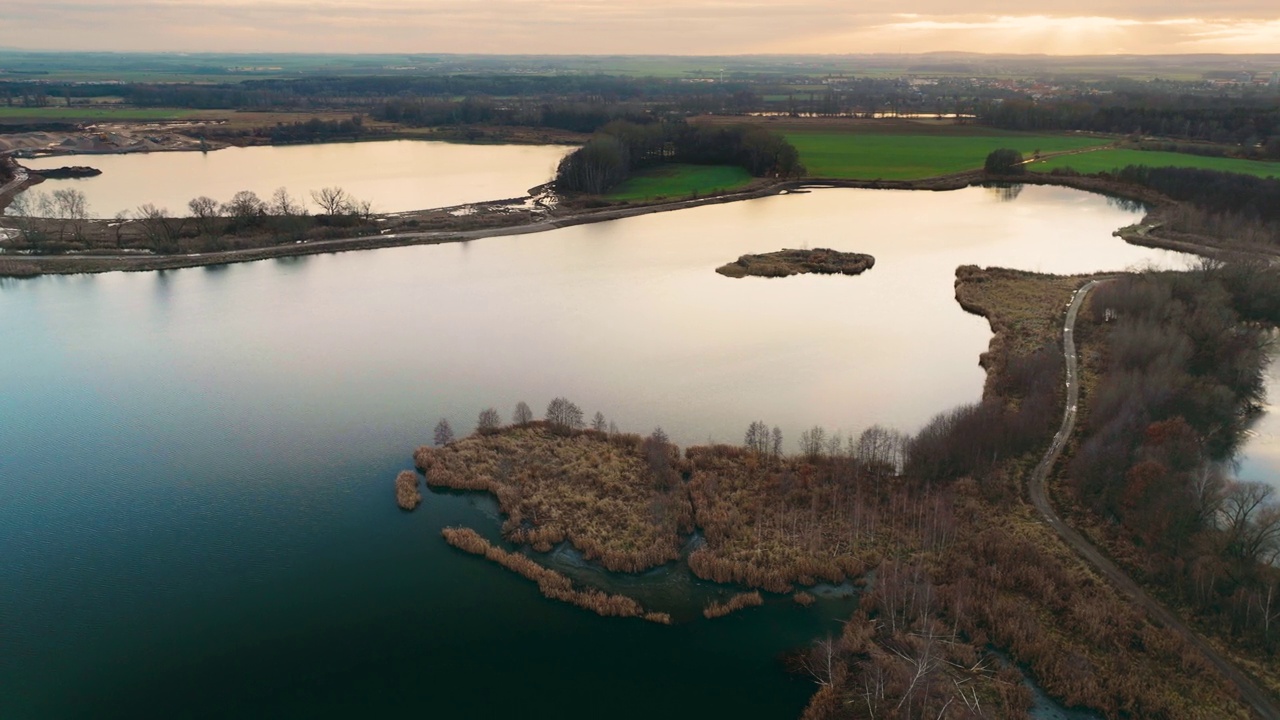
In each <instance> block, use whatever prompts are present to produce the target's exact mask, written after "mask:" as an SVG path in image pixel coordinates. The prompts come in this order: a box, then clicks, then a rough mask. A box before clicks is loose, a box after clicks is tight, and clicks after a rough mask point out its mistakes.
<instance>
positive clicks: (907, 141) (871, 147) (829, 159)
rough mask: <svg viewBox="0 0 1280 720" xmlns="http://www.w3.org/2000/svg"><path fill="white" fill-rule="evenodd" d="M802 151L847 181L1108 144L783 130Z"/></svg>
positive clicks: (813, 166)
mask: <svg viewBox="0 0 1280 720" xmlns="http://www.w3.org/2000/svg"><path fill="white" fill-rule="evenodd" d="M783 133H784V135H785V136H786V138H787V140H789V141H791V144H792V145H795V146H796V149H797V150H799V151H800V162H802V163H804V166H805V168H806V169H807V170H808V174H809V175H810V176H812V177H824V178H841V179H851V180H919V179H921V178H927V177H934V176H937V175H946V174H949V173H957V172H963V171H965V170H977V169H980V168H981V167H982V164H983V162H984V161H985V160H986V158H987V154H988V153H990V152H991V151H992V150H996V149H998V148H1014V149H1016V150H1021V151H1022V152H1023V153H1024V154H1027V155H1030V154H1031V153H1032V152H1034V151H1036V150H1040V151H1041V152H1057V151H1061V150H1076V149H1079V148H1087V147H1095V146H1099V145H1106V144H1108V143H1109V142H1111V141H1110V140H1107V139H1105V138H1093V137H1071V136H1065V135H1023V134H1017V133H992V134H989V135H986V134H983V135H977V134H974V135H955V136H949V135H941V134H903V135H886V134H879V133H860V132H853V133H840V132H824V131H819V130H814V131H802V130H800V131H793V130H784V131H783Z"/></svg>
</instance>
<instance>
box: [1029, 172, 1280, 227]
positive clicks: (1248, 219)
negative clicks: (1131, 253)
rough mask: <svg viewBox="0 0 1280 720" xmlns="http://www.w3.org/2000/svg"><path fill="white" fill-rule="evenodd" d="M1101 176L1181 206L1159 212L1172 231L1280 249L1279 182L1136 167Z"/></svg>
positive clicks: (1234, 174)
mask: <svg viewBox="0 0 1280 720" xmlns="http://www.w3.org/2000/svg"><path fill="white" fill-rule="evenodd" d="M1054 172H1055V173H1057V172H1059V171H1057V170H1055V171H1054ZM1065 174H1071V173H1070V172H1068V173H1065ZM1102 175H1103V177H1106V178H1110V179H1114V180H1118V181H1120V182H1123V183H1127V184H1131V185H1141V186H1143V187H1146V188H1149V189H1151V190H1155V191H1156V192H1159V193H1161V194H1162V195H1164V196H1166V197H1169V198H1172V199H1173V200H1177V201H1179V204H1178V205H1176V206H1174V207H1172V208H1166V209H1163V210H1162V211H1161V212H1162V216H1161V217H1162V219H1163V221H1164V222H1165V223H1166V224H1168V225H1169V226H1170V228H1171V229H1172V230H1175V231H1180V232H1186V233H1192V234H1196V235H1200V236H1206V237H1210V238H1218V239H1221V240H1225V241H1228V242H1234V243H1244V244H1253V245H1280V179H1277V178H1259V177H1255V176H1252V175H1243V174H1240V173H1227V172H1220V171H1217V170H1201V169H1197V168H1178V167H1160V168H1152V167H1145V166H1133V165H1131V166H1128V167H1125V168H1123V169H1122V170H1120V171H1119V172H1117V173H1115V174H1114V175H1112V174H1109V173H1103V174H1102Z"/></svg>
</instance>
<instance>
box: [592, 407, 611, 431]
mask: <svg viewBox="0 0 1280 720" xmlns="http://www.w3.org/2000/svg"><path fill="white" fill-rule="evenodd" d="M591 429H592V430H595V431H596V432H605V431H606V430H608V429H609V425H608V424H607V423H605V420H604V413H602V412H599V411H597V412H596V414H595V416H594V417H592V418H591Z"/></svg>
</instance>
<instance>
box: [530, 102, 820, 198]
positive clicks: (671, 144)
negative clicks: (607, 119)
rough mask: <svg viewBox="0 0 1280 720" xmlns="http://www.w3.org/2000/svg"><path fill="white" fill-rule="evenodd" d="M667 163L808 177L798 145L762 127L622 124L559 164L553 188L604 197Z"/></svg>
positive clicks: (759, 174) (606, 129)
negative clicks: (635, 175)
mask: <svg viewBox="0 0 1280 720" xmlns="http://www.w3.org/2000/svg"><path fill="white" fill-rule="evenodd" d="M663 163H694V164H700V165H737V166H739V167H742V168H743V169H745V170H746V171H747V172H749V173H751V174H752V175H754V176H756V177H787V178H789V177H799V176H801V175H803V174H804V167H803V166H802V165H801V164H800V154H799V153H798V152H797V151H796V149H795V147H794V146H792V145H791V143H789V142H787V141H786V139H784V138H783V137H782V136H780V135H777V134H775V133H771V132H769V131H768V130H766V129H765V128H762V127H759V126H752V125H733V126H727V127H704V126H698V125H690V124H688V123H685V122H653V123H644V124H641V123H633V122H627V121H621V120H620V121H615V122H612V123H609V124H608V125H606V126H604V128H602V129H601V130H600V131H599V132H597V133H596V134H595V135H594V136H593V137H592V138H591V139H590V140H588V141H587V143H586V144H585V145H583V146H582V147H581V148H579V149H578V150H575V151H574V152H572V153H570V154H569V155H568V156H566V157H565V158H564V160H562V161H561V162H560V166H559V168H557V170H556V178H555V186H556V189H557V190H560V191H562V192H585V193H593V194H600V193H604V192H606V191H608V190H609V189H611V188H613V187H614V186H616V185H618V184H619V183H621V182H622V181H624V180H626V179H627V178H628V177H630V176H631V174H632V173H633V172H635V171H638V170H642V169H644V168H648V167H653V166H655V165H660V164H663Z"/></svg>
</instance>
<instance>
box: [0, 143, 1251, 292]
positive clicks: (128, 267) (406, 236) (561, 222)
mask: <svg viewBox="0 0 1280 720" xmlns="http://www.w3.org/2000/svg"><path fill="white" fill-rule="evenodd" d="M5 159H6V160H8V161H10V162H12V160H10V159H9V158H8V157H7V156H6V157H5ZM15 164H16V163H15ZM18 172H23V170H22V169H21V166H18ZM25 182H27V183H30V182H31V178H29V177H28V178H26V179H25ZM989 183H1017V184H1023V185H1047V186H1055V187H1066V188H1071V189H1075V190H1081V191H1084V192H1093V193H1098V194H1102V195H1110V196H1113V197H1120V198H1123V199H1126V200H1134V201H1138V202H1142V203H1145V204H1147V205H1149V206H1151V209H1150V211H1149V213H1148V215H1152V214H1156V213H1158V212H1159V211H1160V209H1162V208H1166V207H1172V206H1174V205H1177V203H1176V201H1173V200H1171V199H1170V198H1167V197H1165V196H1163V195H1161V194H1159V193H1156V192H1153V191H1150V190H1147V189H1146V188H1142V187H1135V186H1129V185H1125V184H1123V183H1118V182H1115V181H1112V180H1107V179H1104V178H1098V177H1091V176H1083V175H1081V176H1073V175H1036V174H1027V175H1023V176H993V175H988V174H986V173H985V172H983V171H981V170H970V171H966V172H962V173H955V174H952V175H940V176H935V177H931V178H922V179H920V180H848V179H839V178H804V179H799V180H766V181H763V182H761V183H757V184H756V185H755V186H753V187H749V188H747V189H745V190H739V191H736V192H729V193H724V194H720V195H711V196H706V197H699V198H691V199H687V200H675V201H664V202H654V203H645V204H638V205H624V206H612V207H604V208H600V209H590V210H579V211H574V212H569V213H567V214H565V215H561V216H555V215H549V216H548V217H546V219H543V220H538V221H535V222H529V223H524V224H519V225H507V226H499V227H481V228H476V229H471V230H466V229H462V230H432V231H421V232H396V233H389V234H386V235H368V236H363V237H359V236H357V237H348V238H337V239H332V240H311V241H302V242H295V243H293V244H286V245H272V246H264V247H258V248H246V249H241V250H225V251H217V252H210V253H191V254H185V255H138V254H133V255H112V254H106V253H102V254H68V255H18V254H0V277H13V278H28V277H39V276H41V275H76V274H97V273H105V272H150V271H156V270H178V269H182V268H192V267H208V266H215V265H230V264H234V263H242V262H256V261H259V260H271V259H278V258H290V257H305V256H309V255H322V254H330V253H342V252H353V251H360V250H377V249H383V248H393V247H407V246H411V245H438V244H443V243H451V242H467V241H471V240H479V239H483V238H489V237H505V236H510V235H529V234H536V233H541V232H546V231H548V230H556V229H559V228H565V227H572V226H575V225H586V224H592V223H599V222H609V221H612V220H621V219H625V218H630V217H637V216H641V215H650V214H655V213H661V212H672V211H675V210H685V209H689V208H696V207H703V206H706V205H719V204H724V203H732V202H741V201H746V200H757V199H760V198H765V197H771V196H775V195H784V194H788V193H792V192H807V191H809V190H813V189H827V188H855V189H868V190H911V191H933V192H947V191H951V190H961V189H964V188H967V187H972V186H980V185H984V184H989ZM14 186H17V187H19V190H21V189H25V187H23V186H22V185H21V184H19V181H17V180H15V181H11V182H10V183H9V184H8V185H6V186H5V187H4V188H0V204H2V199H3V197H4V193H5V192H6V191H7V192H13V193H14V194H16V192H14V191H13V187H14ZM531 199H534V196H533V195H529V196H525V197H522V198H515V199H513V200H514V201H515V202H524V201H528V200H531ZM500 202H501V201H500ZM507 202H511V201H507ZM484 204H489V203H475V205H484ZM553 212H554V211H553ZM1161 225H1162V223H1160V222H1158V221H1156V222H1150V223H1148V222H1145V220H1144V222H1143V223H1139V224H1137V225H1132V226H1128V227H1125V228H1120V229H1118V230H1116V231H1115V232H1114V233H1113V234H1114V235H1115V236H1116V237H1119V238H1121V239H1122V240H1124V241H1125V242H1128V243H1131V244H1134V245H1143V246H1147V247H1154V248H1160V249H1166V250H1174V251H1177V252H1185V253H1190V254H1195V255H1200V256H1204V257H1211V258H1221V257H1224V256H1230V255H1250V256H1255V257H1266V258H1274V257H1275V253H1269V252H1265V251H1262V250H1261V249H1258V248H1233V247H1230V246H1225V245H1224V244H1222V243H1221V242H1220V241H1218V240H1217V239H1216V238H1207V237H1201V236H1188V237H1187V238H1184V239H1174V238H1168V237H1164V236H1160V235H1154V234H1152V231H1154V230H1156V229H1158V228H1159V227H1160V226H1161Z"/></svg>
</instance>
